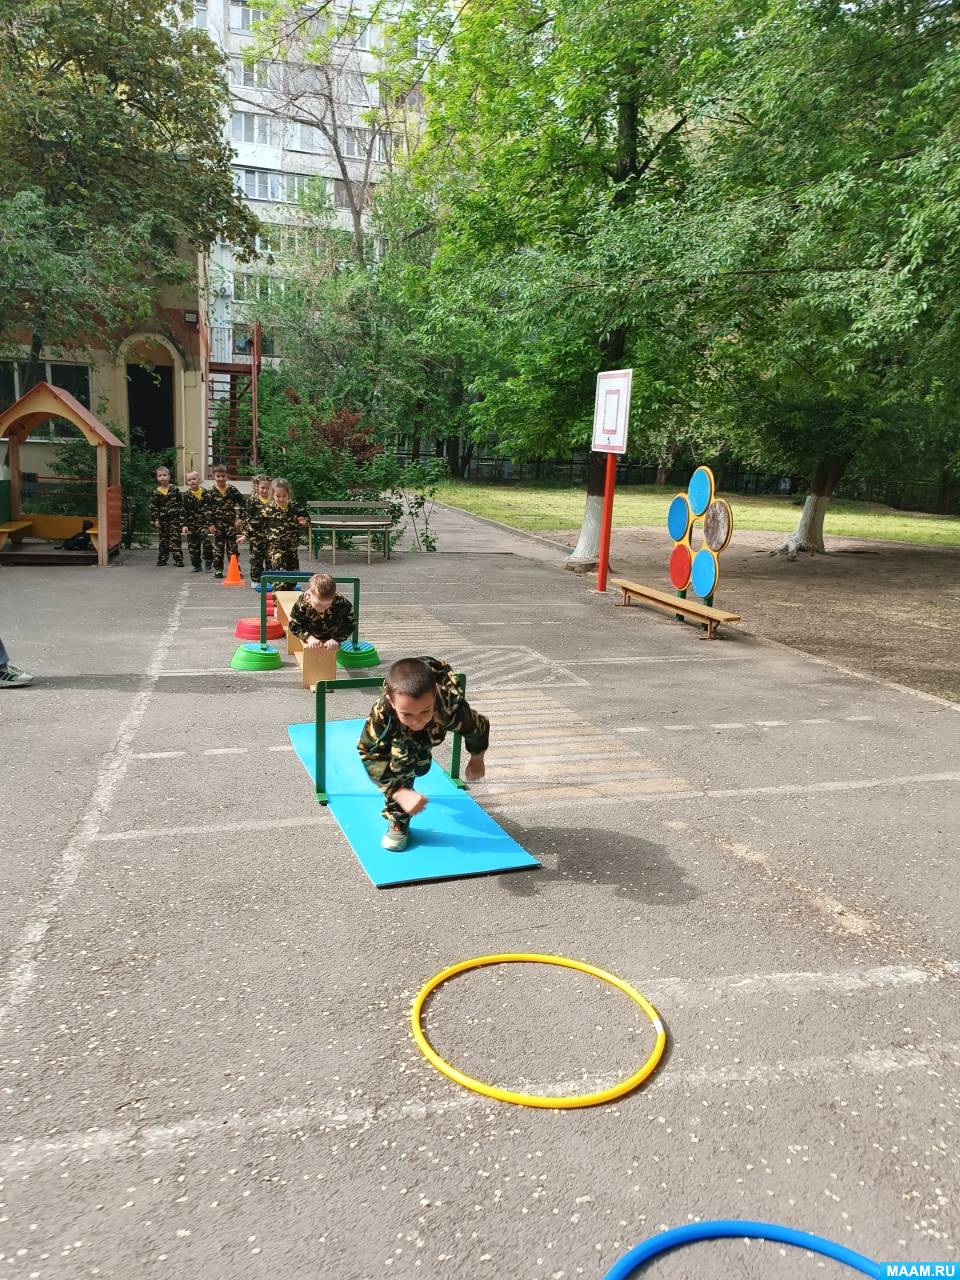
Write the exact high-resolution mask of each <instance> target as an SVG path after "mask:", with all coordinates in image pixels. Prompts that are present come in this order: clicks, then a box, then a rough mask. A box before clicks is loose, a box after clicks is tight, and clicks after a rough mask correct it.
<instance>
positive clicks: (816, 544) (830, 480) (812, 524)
mask: <svg viewBox="0 0 960 1280" xmlns="http://www.w3.org/2000/svg"><path fill="white" fill-rule="evenodd" d="M848 462H849V458H838V457H835V456H830V455H828V456H827V457H826V458H821V460H820V462H819V463H818V464H817V469H816V471H814V473H813V479H812V480H811V481H810V489H809V492H808V493H807V499H806V501H805V502H804V504H803V510H802V511H801V512H800V519H799V520H798V521H797V527H796V528H795V529H794V531H793V533H791V534H790V537H789V538H787V540H786V542H784V543H783V544H782V545H781V546H779V547H777V548H776V549H775V550H773V551H771V552H770V554H771V555H772V556H777V555H779V556H786V557H787V559H788V560H796V558H797V556H798V555H799V554H800V552H801V551H806V552H808V553H809V554H810V555H817V554H824V553H825V552H826V547H825V546H824V545H823V517H824V516H825V515H826V514H827V507H828V505H829V503H830V498H831V496H832V494H833V491H834V489H835V488H836V487H837V485H838V484H839V482H840V477H841V476H842V475H843V473H844V470H845V469H846V466H847V463H848Z"/></svg>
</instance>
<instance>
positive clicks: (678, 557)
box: [670, 542, 693, 591]
mask: <svg viewBox="0 0 960 1280" xmlns="http://www.w3.org/2000/svg"><path fill="white" fill-rule="evenodd" d="M692 563H693V560H692V557H691V555H690V548H689V547H688V546H687V544H686V543H685V542H678V543H677V545H676V546H675V547H674V548H673V550H672V551H671V552H670V581H671V582H672V583H673V585H674V586H675V587H676V588H677V590H678V591H685V590H686V589H687V587H689V585H690V567H691V565H692Z"/></svg>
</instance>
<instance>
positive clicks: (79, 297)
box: [0, 0, 257, 363]
mask: <svg viewBox="0 0 960 1280" xmlns="http://www.w3.org/2000/svg"><path fill="white" fill-rule="evenodd" d="M191 13H192V6H191V5H190V4H189V3H181V2H180V0H7V3H6V4H5V5H4V6H3V9H2V12H0V160H2V163H0V218H2V221H0V306H2V315H3V320H2V322H0V323H2V332H0V337H2V340H3V341H4V342H5V343H6V344H7V345H8V346H12V345H15V344H16V343H18V342H20V341H23V340H24V339H25V340H26V341H27V342H31V340H32V347H33V357H34V363H36V360H37V359H38V358H39V351H40V348H41V347H42V346H43V344H44V343H48V344H50V345H52V346H54V347H57V348H61V349H63V348H67V347H70V346H79V345H83V344H84V343H86V342H89V341H90V339H91V338H92V337H97V338H99V339H100V340H101V341H106V342H111V341H115V340H116V339H117V338H118V337H119V336H120V335H119V329H120V327H121V326H122V325H123V324H125V323H131V322H132V321H134V320H137V319H141V318H143V317H144V316H145V315H147V314H149V313H150V312H151V310H152V308H153V306H154V305H155V302H156V299H157V295H158V292H159V290H160V289H161V287H162V286H163V285H165V284H174V283H178V282H180V281H183V280H185V279H190V278H192V276H193V271H194V268H193V262H192V261H191V259H190V257H189V256H188V255H187V254H186V253H185V252H184V251H185V250H187V248H188V246H194V247H195V248H201V249H202V248H206V247H208V246H209V245H211V244H212V243H213V242H214V241H215V240H216V239H217V238H218V237H220V236H223V237H225V238H227V239H229V240H230V241H231V242H232V243H233V244H235V245H237V246H238V249H239V252H240V253H241V254H243V253H245V252H251V251H252V249H253V244H254V236H255V233H256V229H257V222H256V219H255V218H254V217H253V216H252V215H251V214H250V212H249V211H248V210H247V208H246V207H245V205H244V204H243V202H242V201H241V199H240V198H239V195H238V194H237V191H236V187H235V185H234V181H233V175H232V171H231V160H232V153H231V150H230V147H229V145H228V144H227V143H226V141H225V140H224V138H223V112H224V110H225V108H226V105H227V101H228V94H227V88H226V82H225V78H224V62H223V57H222V55H221V54H220V53H219V52H218V51H217V50H216V49H215V47H214V46H213V45H212V43H211V42H210V40H209V39H208V38H207V36H206V35H205V33H203V32H200V31H198V30H196V29H194V28H193V26H192V25H189V21H190V17H191Z"/></svg>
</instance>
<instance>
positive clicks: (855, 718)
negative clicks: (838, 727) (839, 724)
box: [843, 716, 877, 720]
mask: <svg viewBox="0 0 960 1280" xmlns="http://www.w3.org/2000/svg"><path fill="white" fill-rule="evenodd" d="M843 718H844V720H876V718H877V717H876V716H844V717H843Z"/></svg>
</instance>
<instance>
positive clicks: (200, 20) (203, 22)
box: [193, 4, 207, 31]
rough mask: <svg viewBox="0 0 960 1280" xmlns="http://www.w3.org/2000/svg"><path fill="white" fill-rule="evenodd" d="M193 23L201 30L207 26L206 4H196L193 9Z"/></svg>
mask: <svg viewBox="0 0 960 1280" xmlns="http://www.w3.org/2000/svg"><path fill="white" fill-rule="evenodd" d="M193 25H194V26H195V27H199V29H200V30H201V31H204V30H206V26H207V6H206V5H205V4H198V5H197V6H196V8H195V9H194V11H193Z"/></svg>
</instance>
